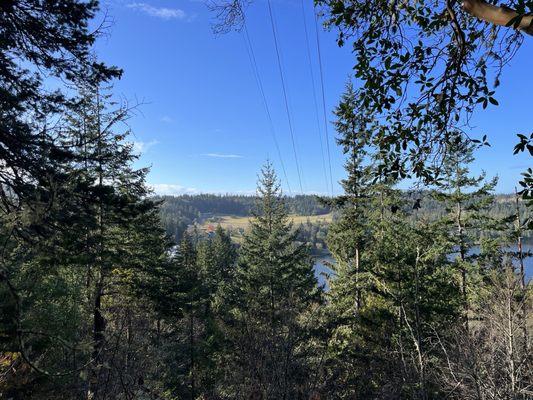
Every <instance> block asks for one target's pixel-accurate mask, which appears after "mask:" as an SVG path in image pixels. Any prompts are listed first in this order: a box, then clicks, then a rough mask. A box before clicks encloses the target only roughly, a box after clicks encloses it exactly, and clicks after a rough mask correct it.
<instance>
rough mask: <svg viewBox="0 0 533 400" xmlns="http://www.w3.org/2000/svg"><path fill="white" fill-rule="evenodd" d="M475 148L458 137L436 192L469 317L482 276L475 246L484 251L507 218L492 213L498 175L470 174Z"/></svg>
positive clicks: (466, 316)
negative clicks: (491, 207) (444, 212)
mask: <svg viewBox="0 0 533 400" xmlns="http://www.w3.org/2000/svg"><path fill="white" fill-rule="evenodd" d="M474 150H475V146H474V145H472V144H471V143H467V142H464V141H462V140H461V139H460V138H457V140H456V141H455V142H454V143H453V144H452V145H451V146H450V151H449V153H450V154H449V157H448V158H447V160H446V161H445V163H444V165H443V173H444V176H445V177H444V179H443V181H442V182H441V184H440V185H439V186H440V187H439V191H438V192H436V193H435V195H434V197H435V198H436V199H437V200H439V201H441V202H442V204H443V205H444V207H445V210H446V214H445V215H444V216H443V217H442V218H441V220H440V223H442V224H443V225H444V226H445V229H446V230H447V231H448V233H449V240H450V243H451V245H452V246H453V247H454V250H455V251H456V252H457V256H456V257H455V260H454V268H455V269H456V270H457V272H458V274H459V276H460V279H459V281H460V287H461V292H462V295H463V307H464V317H465V320H467V319H468V314H469V312H470V303H471V301H472V297H475V295H476V293H475V292H476V291H475V290H474V291H473V290H472V289H473V288H474V287H476V286H478V285H477V284H473V283H472V282H474V281H475V280H479V279H480V278H481V275H480V274H481V273H482V271H481V270H480V269H479V263H478V259H479V256H478V254H476V251H475V249H476V247H477V248H479V249H481V251H482V253H483V251H484V250H487V249H488V248H489V247H490V242H493V241H492V240H490V239H491V234H494V233H496V232H497V231H498V230H500V229H501V228H502V226H501V225H502V222H503V221H497V220H495V219H494V218H490V217H489V216H488V210H489V208H490V206H491V205H492V203H493V202H494V195H493V192H494V188H495V186H496V184H497V179H496V178H494V179H492V180H489V181H487V180H486V177H485V174H484V173H482V174H481V175H479V176H471V175H470V174H469V173H470V171H469V164H471V163H472V162H473V161H474ZM483 255H484V254H482V256H483ZM471 281H472V282H471ZM478 284H480V282H478Z"/></svg>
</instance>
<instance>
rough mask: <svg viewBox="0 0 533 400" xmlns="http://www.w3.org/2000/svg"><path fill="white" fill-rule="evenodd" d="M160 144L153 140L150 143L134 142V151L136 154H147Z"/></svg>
mask: <svg viewBox="0 0 533 400" xmlns="http://www.w3.org/2000/svg"><path fill="white" fill-rule="evenodd" d="M156 144H159V142H158V141H157V140H151V141H149V142H140V141H138V142H133V151H134V152H135V153H146V152H147V151H148V150H150V148H151V147H153V146H155V145H156Z"/></svg>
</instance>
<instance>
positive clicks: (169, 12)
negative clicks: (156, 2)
mask: <svg viewBox="0 0 533 400" xmlns="http://www.w3.org/2000/svg"><path fill="white" fill-rule="evenodd" d="M126 7H128V8H132V9H135V10H139V11H141V12H143V13H145V14H146V15H149V16H150V17H155V18H161V19H165V20H169V19H180V20H184V19H187V13H186V12H185V11H183V10H181V9H179V8H166V7H154V6H152V5H150V4H147V3H129V4H127V5H126Z"/></svg>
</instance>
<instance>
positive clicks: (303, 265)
mask: <svg viewBox="0 0 533 400" xmlns="http://www.w3.org/2000/svg"><path fill="white" fill-rule="evenodd" d="M117 3H119V2H117ZM120 3H121V2H120ZM493 3H494V4H493ZM497 3H498V2H497V1H494V2H490V3H488V2H485V1H483V0H464V1H463V2H462V3H459V2H457V1H452V0H448V1H427V0H416V1H415V0H405V1H402V2H395V1H390V0H373V1H368V0H365V1H362V0H361V1H358V0H350V1H345V0H316V1H315V2H314V3H313V4H311V3H308V4H307V7H309V9H310V10H312V12H313V15H312V16H313V18H314V19H315V22H316V32H317V37H316V39H317V47H318V46H319V43H318V42H319V39H320V37H319V29H321V28H322V26H321V25H320V22H322V23H323V24H324V25H325V26H324V27H325V28H327V29H329V32H330V35H331V33H334V34H336V35H337V44H338V45H339V46H343V45H345V44H348V45H349V47H350V51H352V52H353V54H352V55H351V57H352V58H350V60H351V61H353V63H354V65H353V70H351V72H350V74H351V75H350V78H349V82H348V83H347V84H346V87H345V90H344V92H343V94H342V96H341V97H340V99H338V101H337V104H336V106H335V107H334V109H333V110H330V111H332V115H330V117H331V119H332V121H331V122H332V126H331V128H334V129H335V135H336V136H335V137H336V143H337V145H338V146H339V149H340V150H341V151H342V155H343V160H344V165H343V167H344V169H343V178H342V180H341V181H340V185H341V189H340V190H341V191H342V193H340V194H339V195H337V196H328V197H324V198H320V199H319V198H317V197H315V196H306V195H298V196H286V195H285V194H284V192H283V191H282V189H281V187H282V183H281V179H280V177H279V176H278V173H277V172H276V170H275V168H274V166H273V163H272V162H270V161H265V163H264V164H263V165H262V166H260V165H257V171H258V172H259V174H258V177H259V178H258V182H257V191H256V193H257V195H256V196H253V197H246V196H233V195H227V196H219V195H208V194H204V195H197V196H190V195H188V196H179V197H157V196H154V193H153V192H152V190H151V189H150V188H151V187H152V186H154V185H151V184H149V183H148V179H149V177H150V175H149V174H150V170H149V169H148V168H143V167H139V165H140V164H142V163H141V162H140V160H139V157H140V156H139V154H137V152H136V151H135V144H134V143H133V140H134V139H135V136H133V132H132V131H131V120H132V118H135V115H136V114H135V110H136V109H137V108H138V107H142V105H141V104H131V103H130V102H128V101H126V100H124V98H123V97H122V96H120V95H119V94H118V93H117V92H120V91H119V90H118V89H115V88H114V86H113V85H114V84H115V83H116V81H117V80H118V79H120V78H121V76H122V74H123V71H122V70H121V69H120V68H118V67H115V66H111V65H107V64H106V63H105V62H104V61H103V60H101V59H100V58H99V56H98V54H96V52H95V49H94V44H95V42H96V41H97V39H98V38H99V37H100V36H101V35H103V34H111V33H110V32H109V30H107V29H106V28H108V24H109V20H108V14H107V11H106V10H104V11H102V10H101V9H100V8H99V7H100V5H99V2H98V1H97V0H87V1H85V0H61V1H54V0H2V1H0V400H4V399H5V400H79V399H82V400H358V399H365V400H366V399H369V400H374V399H375V400H397V399H398V400H399V399H402V400H403V399H413V400H438V399H450V400H500V399H502V400H530V399H533V352H532V351H531V350H532V348H533V333H532V332H533V316H532V307H533V302H532V291H533V285H532V281H531V280H530V279H529V278H528V276H527V263H528V261H529V260H530V259H531V257H532V256H533V254H532V252H531V251H530V250H528V247H527V246H526V243H525V240H526V238H528V237H531V234H532V230H533V170H532V169H531V168H530V167H529V165H531V163H530V161H531V157H530V156H533V134H531V135H529V134H528V135H526V134H523V133H520V134H518V136H517V138H518V139H517V143H516V145H515V147H514V152H515V155H525V156H528V157H529V158H527V160H529V162H528V166H526V167H525V168H524V172H523V173H522V175H521V178H519V181H518V182H517V186H518V188H519V189H518V190H517V192H516V193H515V194H510V195H497V194H496V187H497V179H495V178H492V172H494V175H497V173H498V169H499V168H508V166H501V165H494V171H491V173H490V174H485V173H481V174H478V173H474V172H473V171H477V170H478V169H477V168H475V161H476V157H477V155H478V154H479V150H480V148H483V147H486V146H487V145H488V141H487V138H486V137H482V138H479V139H476V138H474V137H473V135H470V130H469V126H470V125H469V124H470V121H471V117H472V116H473V115H474V114H476V115H477V113H480V112H483V110H484V109H485V108H486V107H488V106H489V105H493V106H496V105H497V104H498V101H497V100H496V98H495V96H496V90H497V88H498V87H499V85H500V83H499V82H500V80H503V79H505V76H506V75H505V74H504V72H507V71H504V70H503V69H502V68H503V66H504V65H507V64H508V62H509V61H510V59H511V58H512V57H513V56H514V55H515V54H516V53H517V52H518V51H519V50H520V46H521V44H522V43H523V41H524V40H526V39H530V38H528V37H525V36H524V35H525V34H533V28H532V27H533V2H532V1H530V0H511V1H509V2H507V3H506V5H505V6H503V4H502V5H501V6H499V5H498V4H497ZM121 4H122V3H121ZM273 4H274V5H276V4H277V5H279V4H281V2H271V1H270V0H267V2H266V4H263V5H266V6H267V7H268V17H269V19H270V21H271V28H272V34H273V40H274V42H275V50H276V51H277V57H276V60H277V62H278V63H279V72H280V73H281V78H282V79H281V80H282V86H283V90H284V89H285V80H284V79H283V76H284V75H283V71H282V62H281V60H282V58H281V56H280V52H279V48H278V36H277V34H278V32H279V31H278V30H277V28H276V25H275V23H274V13H273V12H272V8H273ZM301 5H302V9H303V10H304V11H305V10H306V8H305V6H306V3H305V2H303V1H302V3H301ZM313 5H314V7H315V8H313ZM208 6H209V10H210V12H212V13H213V17H214V20H215V31H216V33H218V34H221V33H224V32H229V31H232V30H234V29H236V30H237V31H238V32H239V33H242V34H244V35H245V36H244V38H245V43H246V44H247V46H248V47H247V49H248V51H249V52H248V56H249V58H250V61H251V63H252V66H254V64H255V68H253V71H254V72H255V78H256V80H257V81H258V86H259V89H260V91H261V92H262V93H261V94H262V96H261V100H263V102H264V103H265V104H268V101H267V96H266V95H265V93H264V90H263V89H264V88H263V86H262V84H261V82H260V79H259V78H260V77H259V72H258V71H259V69H258V68H257V62H256V61H255V62H254V60H255V56H254V53H253V52H252V51H251V50H252V43H251V41H250V38H249V32H248V25H247V21H248V20H247V15H248V14H247V13H248V12H250V10H251V8H252V7H254V2H253V1H251V0H243V1H240V0H217V1H213V2H209V4H208ZM290 6H291V7H293V6H294V4H293V3H292V2H291V4H290ZM125 7H126V8H128V9H131V10H135V11H138V12H144V15H146V16H147V17H150V18H159V20H157V22H156V23H155V24H152V25H150V24H148V23H147V24H146V27H148V26H151V27H152V29H153V28H154V26H155V25H157V24H159V23H160V21H161V20H168V19H169V18H174V19H175V20H179V21H180V22H183V23H184V24H185V23H191V22H192V21H193V20H194V18H192V17H191V18H186V17H187V15H186V14H185V13H184V12H183V11H182V12H179V11H181V10H177V9H170V8H167V7H162V8H156V7H154V6H152V5H150V4H148V3H130V4H127V5H126V6H125ZM99 13H100V14H99ZM101 15H104V17H103V18H104V21H101V20H99V19H97V18H96V17H97V16H101ZM263 17H264V16H261V18H262V20H264V19H265V18H263ZM290 22H291V24H292V23H293V21H292V20H291V21H290ZM134 29H135V30H141V31H142V34H143V35H144V36H147V37H149V41H150V46H151V47H157V45H158V44H159V42H158V41H157V38H155V39H154V38H151V37H150V31H149V29H147V30H146V31H145V26H140V25H138V24H137V23H136V24H135V26H134ZM306 29H307V28H306ZM165 32H170V31H165ZM269 32H270V31H269ZM130 33H131V31H130ZM306 33H307V31H306ZM330 35H324V36H323V37H327V38H330V37H331V36H330ZM128 39H130V38H129V37H128ZM180 39H181V40H184V41H186V42H187V45H190V46H192V47H194V49H195V50H196V49H197V47H199V46H196V42H195V41H194V40H195V38H194V37H193V36H192V35H190V36H187V37H180ZM135 46H137V43H135ZM132 49H133V50H132ZM121 50H123V49H121ZM208 50H209V61H210V62H212V61H214V60H213V57H211V51H212V48H211V47H208ZM125 51H128V52H131V51H136V47H133V48H127V49H125ZM117 53H118V52H117ZM227 54H229V55H232V53H231V52H229V51H228V52H227ZM135 55H136V58H137V59H139V58H149V55H146V54H137V53H136V54H135ZM180 56H181V54H180ZM165 57H167V53H165ZM318 57H319V59H320V72H321V73H322V58H321V55H320V48H318ZM228 58H229V57H228ZM310 58H311V57H309V59H310ZM324 58H325V57H324ZM165 59H166V58H165ZM218 61H220V60H217V62H218ZM226 61H227V60H224V62H226ZM152 65H154V64H152ZM176 65H178V66H180V67H181V66H182V64H181V63H178V64H176ZM128 67H129V66H124V68H128ZM130 67H131V68H132V69H133V68H134V67H135V66H130ZM159 67H160V66H158V68H159ZM152 68H153V67H152ZM217 68H219V65H218V64H217ZM195 69H196V68H195ZM198 69H199V68H198ZM186 71H187V73H186V74H183V71H181V70H180V71H173V75H172V76H169V77H165V79H164V84H167V83H168V80H169V79H176V76H175V75H179V74H182V75H187V74H189V73H194V72H195V71H192V69H191V70H186ZM529 71H530V70H529ZM151 72H152V73H153V74H154V75H157V74H158V73H159V71H158V70H153V71H151ZM175 72H177V73H175ZM334 72H335V73H339V72H338V71H334ZM530 75H531V74H530V72H528V74H527V76H524V80H526V79H529V78H530ZM507 76H508V75H507ZM311 77H312V78H313V73H312V71H311ZM495 77H496V82H495V83H494V84H493V83H491V82H492V81H493V80H494V78H495ZM203 78H205V74H203ZM223 78H224V77H223V76H222V77H221V76H216V79H217V80H221V79H223ZM143 79H148V77H147V76H143ZM185 79H188V76H185ZM212 83H213V81H208V80H206V84H205V85H203V86H202V88H201V89H202V90H203V89H205V88H209V89H212V86H213V85H212ZM181 84H182V82H181V83H180V85H181ZM178 86H179V85H178ZM320 86H321V88H322V92H323V91H324V82H321V85H320ZM180 88H181V86H180ZM195 89H196V88H195ZM198 91H199V92H200V95H199V98H200V100H198V102H197V103H194V104H193V105H194V107H198V108H201V110H202V117H203V118H202V119H210V118H211V114H210V111H211V110H209V108H208V107H206V106H205V104H204V103H203V102H204V101H205V94H204V93H203V92H202V91H201V90H200V89H198ZM213 92H214V94H215V95H218V96H220V93H218V92H216V91H215V89H213ZM514 95H524V96H526V97H527V93H526V94H524V93H517V94H515V93H513V96H514ZM173 96H176V97H178V96H181V93H180V92H177V93H173ZM324 97H325V96H324V93H322V100H323V108H324V120H325V121H324V123H325V125H326V127H327V126H328V123H329V119H328V115H327V114H326V102H325V100H324ZM224 100H226V99H224ZM186 101H188V102H189V101H190V99H188V98H187V99H186ZM283 102H284V103H285V104H284V105H285V106H286V107H285V111H286V112H287V114H290V107H289V100H288V96H287V93H286V92H285V90H284V99H283ZM315 105H316V104H315ZM158 107H159V105H158ZM315 108H316V109H318V106H316V107H315ZM267 109H268V106H267ZM237 111H238V112H240V113H241V115H242V110H237ZM237 111H236V112H237ZM158 112H159V110H158ZM184 113H185V112H184ZM317 115H318V112H317ZM230 117H231V118H233V117H235V118H237V117H239V115H235V116H234V115H231V116H230ZM269 117H270V114H269ZM528 117H529V116H528V115H525V116H523V118H524V119H525V120H527V118H528ZM510 119H511V118H509V120H510ZM158 122H159V123H163V122H164V121H158ZM196 122H197V123H198V124H199V125H201V121H196ZM288 122H289V125H290V128H289V131H290V134H291V135H292V133H293V132H292V125H291V118H290V115H288ZM508 122H509V121H506V123H508ZM159 126H162V125H159ZM326 130H327V128H326ZM319 134H320V132H319ZM180 135H181V136H180V140H181V141H182V144H183V146H187V145H190V144H191V142H188V141H187V140H185V137H184V135H185V133H183V132H180ZM191 136H193V134H191ZM272 136H273V137H274V135H272ZM197 137H198V136H194V139H195V140H196V138H197ZM274 138H275V137H274ZM187 139H189V138H187ZM306 139H307V136H306ZM199 140H200V139H199ZM291 142H292V145H293V146H294V156H295V159H296V160H295V161H296V162H295V164H296V170H297V172H296V173H295V174H294V176H295V177H298V178H299V180H300V185H299V186H300V192H302V193H304V190H303V185H302V183H301V178H300V172H301V171H300V165H299V164H298V162H297V151H296V150H297V146H296V141H294V140H292V141H291ZM246 145H248V144H247V143H246ZM191 147H194V146H191ZM276 147H278V150H279V143H278V142H276ZM187 151H188V150H187ZM265 153H266V152H265ZM323 153H326V152H325V151H324V152H323ZM206 154H207V153H206ZM209 154H210V156H213V155H214V156H215V158H217V159H219V158H221V155H220V154H218V153H216V154H215V153H209ZM209 154H208V156H209ZM172 156H173V157H174V156H175V155H174V154H172ZM222 158H224V159H225V160H228V159H229V160H235V159H240V156H239V155H237V154H229V155H224V156H222ZM265 159H268V157H266V154H265ZM325 160H326V157H325V156H324V160H323V161H324V163H323V167H324V168H323V169H324V172H325V174H324V175H325V181H326V183H328V173H327V168H326V162H325ZM328 161H330V162H331V159H329V160H328ZM495 164H496V163H495ZM173 167H174V165H173ZM281 169H282V172H281V173H280V176H285V175H286V174H285V172H286V171H285V166H284V164H282V168H281ZM329 169H330V171H329V172H330V174H329V184H330V186H332V185H333V178H332V174H331V167H330V168H329ZM186 172H187V173H191V175H192V172H191V171H190V169H187V171H186ZM210 173H212V170H210ZM285 177H286V176H285ZM517 180H518V179H517ZM407 185H409V187H411V188H414V189H410V190H402V189H400V188H403V187H406V186H407ZM180 187H181V186H180ZM419 188H420V189H419ZM222 216H234V217H235V218H237V217H242V218H246V221H245V225H243V227H241V228H240V230H239V236H238V238H236V237H235V232H233V231H232V230H231V229H229V228H228V229H224V228H223V227H222V226H221V225H220V224H218V222H220V221H221V217H222ZM319 217H321V218H319ZM217 221H218V222H217ZM206 223H207V224H208V225H213V226H211V227H207V228H205V224H206ZM237 239H238V240H237ZM326 248H327V250H328V251H329V253H330V254H331V258H332V260H333V261H332V262H331V263H330V264H329V265H328V267H329V268H330V269H331V274H329V276H328V277H327V278H326V279H327V281H326V285H324V284H320V283H319V281H318V279H317V276H316V273H315V272H316V271H315V270H314V255H316V254H315V253H316V252H317V251H324V250H326Z"/></svg>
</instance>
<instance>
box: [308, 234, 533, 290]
mask: <svg viewBox="0 0 533 400" xmlns="http://www.w3.org/2000/svg"><path fill="white" fill-rule="evenodd" d="M512 250H513V251H516V248H514V249H512ZM523 251H524V252H525V253H526V252H533V244H525V245H524V246H523ZM473 252H474V253H476V252H477V251H476V249H474V250H473ZM332 263H335V260H334V259H333V257H331V255H326V256H321V257H318V258H316V260H315V265H314V269H315V275H316V277H317V279H318V283H319V284H320V285H326V276H329V275H331V274H332V273H333V272H332V271H331V269H329V268H328V264H332ZM524 267H525V272H526V277H527V279H532V278H533V257H526V258H524Z"/></svg>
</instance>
